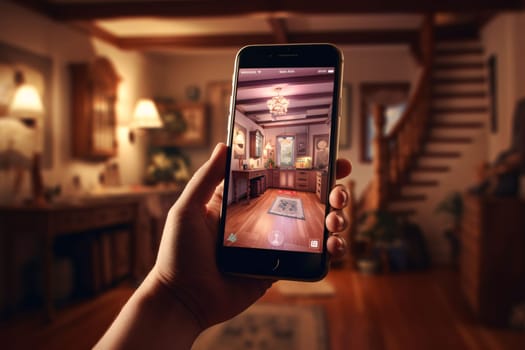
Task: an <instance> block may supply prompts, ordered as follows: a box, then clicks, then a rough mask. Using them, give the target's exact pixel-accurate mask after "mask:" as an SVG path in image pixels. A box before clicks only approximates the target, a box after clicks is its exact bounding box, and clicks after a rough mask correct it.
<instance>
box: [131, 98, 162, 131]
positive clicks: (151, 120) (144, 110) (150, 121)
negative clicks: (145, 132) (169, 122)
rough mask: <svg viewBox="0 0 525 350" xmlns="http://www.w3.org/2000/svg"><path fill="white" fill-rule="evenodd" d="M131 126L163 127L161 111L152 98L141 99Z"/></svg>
mask: <svg viewBox="0 0 525 350" xmlns="http://www.w3.org/2000/svg"><path fill="white" fill-rule="evenodd" d="M131 126H132V127H134V128H161V127H162V120H161V119H160V115H159V111H158V110H157V107H156V106H155V103H153V101H152V100H150V99H146V98H143V99H140V100H139V101H138V102H137V105H136V106H135V111H134V112H133V120H132V122H131Z"/></svg>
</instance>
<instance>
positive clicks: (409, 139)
mask: <svg viewBox="0 0 525 350" xmlns="http://www.w3.org/2000/svg"><path fill="white" fill-rule="evenodd" d="M420 47H421V62H422V71H421V75H420V78H419V81H418V83H417V86H416V88H415V89H414V92H413V94H412V95H411V97H410V99H409V102H408V104H407V108H406V109H405V111H404V113H403V115H402V116H401V118H400V120H399V122H398V123H397V124H396V126H395V127H394V128H393V130H392V131H391V132H390V133H389V134H388V135H384V132H383V130H384V128H385V124H386V123H385V121H386V118H385V107H384V106H381V105H374V106H373V107H372V112H373V118H374V127H375V130H376V136H375V138H374V140H373V145H372V147H373V151H374V156H373V169H374V177H373V179H372V181H371V182H370V183H369V185H368V187H367V188H366V189H365V190H364V192H363V194H362V196H361V199H360V200H359V204H358V210H357V214H356V215H360V214H361V213H363V212H366V211H369V210H375V209H385V208H386V206H387V203H388V200H389V199H390V198H393V197H395V196H396V195H399V191H398V190H399V188H400V187H401V185H402V183H403V182H404V181H406V180H407V179H406V174H407V173H408V171H409V168H410V167H411V166H412V160H413V159H414V158H415V156H416V155H417V154H418V153H420V152H421V151H422V147H423V144H424V139H425V137H426V132H427V130H428V127H427V126H428V123H429V118H430V108H431V70H432V60H433V52H434V35H433V19H432V16H430V15H429V16H426V17H425V20H424V21H423V25H422V27H421V31H420ZM352 219H354V220H356V219H357V218H352Z"/></svg>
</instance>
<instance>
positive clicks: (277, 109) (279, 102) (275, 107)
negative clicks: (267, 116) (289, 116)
mask: <svg viewBox="0 0 525 350" xmlns="http://www.w3.org/2000/svg"><path fill="white" fill-rule="evenodd" d="M275 92H276V94H277V95H276V96H274V97H272V98H271V99H269V100H268V102H267V103H266V104H267V106H268V109H269V111H270V113H271V114H272V116H277V115H285V114H286V113H287V112H288V104H289V102H288V100H287V99H286V98H284V97H283V96H281V88H280V87H278V88H275Z"/></svg>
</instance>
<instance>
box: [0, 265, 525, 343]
mask: <svg viewBox="0 0 525 350" xmlns="http://www.w3.org/2000/svg"><path fill="white" fill-rule="evenodd" d="M327 278H328V280H329V281H330V282H332V283H333V284H334V286H335V287H336V295H335V296H332V297H317V298H314V297H310V298H306V297H295V298H291V297H284V296H283V295H281V294H280V293H279V291H278V290H277V289H276V288H272V289H270V290H269V291H268V292H267V294H266V295H265V296H264V297H263V298H262V300H261V302H273V303H286V304H290V303H291V304H299V305H304V304H320V305H323V306H324V307H325V309H326V311H327V319H328V323H329V325H328V334H329V337H330V344H331V346H330V349H332V350H342V349H352V350H354V349H360V350H361V349H399V350H401V349H403V350H406V349H418V350H419V349H481V350H483V349H495V350H498V349H505V350H506V349H508V350H511V349H525V332H524V331H521V332H519V331H513V330H498V329H488V328H485V327H483V326H481V325H479V324H478V323H476V321H475V320H474V319H473V317H472V315H471V313H470V312H469V310H468V309H467V308H466V306H465V304H464V301H463V299H462V297H461V295H460V294H459V289H458V284H457V274H456V273H455V272H454V271H451V270H433V271H431V272H426V273H407V274H391V275H378V276H367V275H362V274H359V273H358V272H355V271H351V270H348V269H340V270H332V271H331V272H330V273H329V275H328V277H327ZM132 292H133V289H132V288H131V287H126V286H122V287H118V288H116V289H113V290H111V291H109V292H107V293H105V294H103V295H101V296H100V297H98V298H96V299H94V300H90V301H88V302H85V303H82V304H80V305H77V306H74V307H69V308H67V309H65V310H62V311H61V312H60V313H59V315H58V318H57V319H56V320H55V322H54V323H51V324H45V325H44V324H43V323H42V319H41V318H40V316H36V315H35V316H31V317H26V318H24V319H22V320H19V321H16V322H11V323H10V324H3V325H2V327H1V328H0V348H1V349H88V348H90V347H91V346H93V344H94V343H95V342H96V341H97V339H98V338H99V337H100V336H101V334H102V333H103V332H104V330H105V329H106V328H107V327H108V325H109V323H110V322H111V320H112V319H113V318H114V317H115V315H116V314H117V312H118V310H119V309H120V308H121V306H122V305H123V304H124V302H125V301H126V299H127V298H128V297H129V296H130V294H131V293H132Z"/></svg>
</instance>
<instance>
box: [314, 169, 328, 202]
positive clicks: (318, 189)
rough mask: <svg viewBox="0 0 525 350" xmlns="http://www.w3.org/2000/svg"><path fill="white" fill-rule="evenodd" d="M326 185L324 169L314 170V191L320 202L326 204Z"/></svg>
mask: <svg viewBox="0 0 525 350" xmlns="http://www.w3.org/2000/svg"><path fill="white" fill-rule="evenodd" d="M327 186H328V181H327V174H326V173H325V172H324V171H317V172H316V184H315V193H316V194H317V198H319V200H320V201H321V203H323V204H326V190H327Z"/></svg>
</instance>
